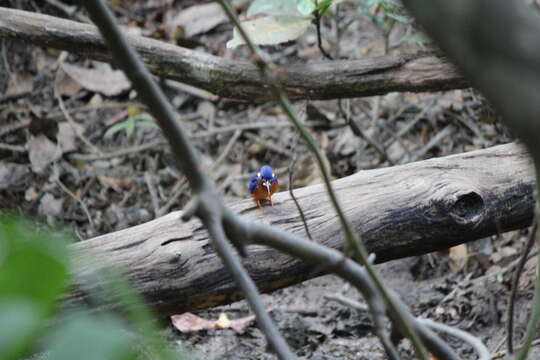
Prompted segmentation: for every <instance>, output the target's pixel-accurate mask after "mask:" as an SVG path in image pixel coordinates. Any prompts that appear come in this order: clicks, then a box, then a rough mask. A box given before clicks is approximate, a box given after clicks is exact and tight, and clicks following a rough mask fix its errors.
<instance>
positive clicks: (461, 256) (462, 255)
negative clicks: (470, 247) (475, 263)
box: [448, 244, 469, 272]
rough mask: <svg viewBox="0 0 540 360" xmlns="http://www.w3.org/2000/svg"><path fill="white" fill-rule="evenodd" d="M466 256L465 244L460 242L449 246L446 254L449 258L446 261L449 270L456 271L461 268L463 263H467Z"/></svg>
mask: <svg viewBox="0 0 540 360" xmlns="http://www.w3.org/2000/svg"><path fill="white" fill-rule="evenodd" d="M468 256H469V254H468V251H467V244H461V245H458V246H454V247H452V248H450V253H449V254H448V257H449V258H450V259H449V261H448V265H449V266H450V270H452V271H453V272H457V271H459V270H461V269H463V267H464V266H465V264H467V259H468Z"/></svg>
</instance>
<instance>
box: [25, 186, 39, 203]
mask: <svg viewBox="0 0 540 360" xmlns="http://www.w3.org/2000/svg"><path fill="white" fill-rule="evenodd" d="M38 196H39V193H38V192H37V191H36V188H34V187H33V186H30V187H29V188H28V189H26V191H25V192H24V200H26V201H34V200H36V199H37V197H38Z"/></svg>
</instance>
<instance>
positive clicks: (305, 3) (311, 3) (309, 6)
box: [295, 0, 317, 15]
mask: <svg viewBox="0 0 540 360" xmlns="http://www.w3.org/2000/svg"><path fill="white" fill-rule="evenodd" d="M295 2H296V6H297V7H298V11H300V13H301V14H303V15H309V14H311V13H312V12H314V11H315V9H316V8H317V5H316V4H315V0H295Z"/></svg>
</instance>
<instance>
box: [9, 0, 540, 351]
mask: <svg viewBox="0 0 540 360" xmlns="http://www.w3.org/2000/svg"><path fill="white" fill-rule="evenodd" d="M7 3H8V6H12V7H17V8H20V9H25V10H30V11H39V12H42V13H45V14H50V15H54V16H59V17H65V18H70V19H73V20H77V21H85V20H86V19H87V18H86V16H85V13H84V11H82V10H78V9H76V8H75V7H74V6H72V5H70V4H69V2H66V3H62V2H59V1H45V2H44V3H43V4H41V3H40V4H41V5H39V7H38V6H37V5H36V4H37V3H35V2H27V1H17V0H11V1H8V2H7ZM234 3H235V5H236V7H237V9H240V10H245V8H246V6H247V1H235V2H234ZM111 4H112V5H113V7H114V10H115V13H116V15H117V17H118V19H119V21H120V22H121V23H122V24H123V25H124V26H125V28H126V29H127V30H128V31H132V32H134V33H139V34H142V35H145V36H152V37H155V38H158V39H161V40H163V41H167V42H170V43H175V44H178V45H180V46H184V47H188V48H191V49H194V50H197V51H202V52H207V53H210V54H213V55H217V56H224V57H227V58H231V59H240V58H247V56H246V54H247V53H246V51H245V49H242V48H241V47H240V48H237V49H234V50H227V49H226V48H225V43H226V42H227V41H228V40H229V39H230V37H231V33H232V31H231V26H230V25H229V24H228V22H227V21H225V20H223V19H221V17H222V14H221V13H220V12H216V11H214V12H210V14H209V15H208V14H207V13H205V14H207V15H205V16H207V18H208V22H209V23H215V25H214V26H212V27H210V28H208V29H207V28H204V27H203V28H201V27H200V22H197V21H196V19H197V18H198V16H202V15H201V14H202V13H203V11H207V10H208V9H203V8H202V7H204V6H206V4H203V3H202V2H200V1H194V0H193V1H190V0H186V1H181V2H174V1H169V0H153V1H141V0H137V1H122V0H117V1H112V2H111ZM187 11H191V13H190V16H187V15H186V12H187ZM211 20H212V21H211ZM214 20H215V21H214ZM349 20H350V22H351V24H352V25H350V26H348V27H347V28H346V29H344V28H343V26H342V24H345V23H347V22H348V21H349ZM180 23H181V24H184V27H180V26H179V24H180ZM197 26H199V27H197ZM340 27H341V30H340V31H338V28H340ZM201 29H202V30H201ZM322 30H323V31H322V33H323V40H324V41H323V46H324V47H325V48H327V49H329V51H330V52H331V53H332V54H333V55H334V57H335V58H341V59H354V58H361V57H363V56H376V55H382V54H383V53H384V52H385V46H384V44H385V41H387V44H389V49H388V51H390V52H404V51H407V52H414V51H418V50H422V49H423V48H424V47H425V46H427V47H429V46H430V45H429V44H420V43H419V40H418V39H419V37H417V36H409V35H410V31H413V32H414V31H415V30H411V28H410V25H405V24H400V23H397V24H395V25H394V26H393V27H392V29H391V31H388V36H387V37H386V38H385V37H384V36H383V35H384V29H382V30H381V29H380V28H378V27H376V26H375V25H374V24H373V23H372V22H371V21H370V19H369V18H368V17H366V16H359V15H358V10H357V9H356V6H355V4H351V3H348V2H346V3H344V4H343V5H341V11H340V12H339V13H338V14H335V15H332V16H330V17H328V18H326V19H325V20H324V21H323V23H322ZM185 34H191V35H190V37H185ZM263 51H264V53H265V54H266V55H267V56H268V57H269V58H271V59H272V60H273V61H274V62H275V63H277V64H281V65H283V64H287V63H293V62H296V63H298V62H305V63H308V62H312V61H321V60H323V59H322V57H321V54H320V51H319V49H318V47H317V38H316V33H315V31H314V30H310V31H309V32H308V33H307V34H306V35H304V36H302V37H301V38H300V39H299V40H298V41H296V42H290V43H286V44H284V45H280V46H274V47H263ZM0 74H7V76H2V77H0V206H1V208H2V209H9V210H12V211H16V212H19V213H22V214H25V215H26V216H32V217H34V218H35V219H37V220H38V221H40V222H41V223H45V224H48V225H51V226H57V225H61V226H64V227H67V228H70V229H71V230H72V231H73V233H74V234H75V236H76V237H78V238H79V240H81V241H84V239H88V238H91V237H94V236H97V235H100V234H104V233H109V232H112V231H116V230H120V229H123V228H126V227H129V226H133V225H136V224H140V223H142V222H146V221H149V220H151V219H153V218H155V217H159V216H162V215H164V214H166V213H168V212H170V211H173V210H177V209H181V208H182V206H183V205H184V204H185V203H186V202H187V200H188V199H189V196H190V191H189V189H188V187H187V184H186V182H185V179H184V177H183V176H182V175H181V174H180V173H178V171H177V170H176V169H175V167H174V159H173V157H172V154H171V153H170V151H169V149H168V148H167V146H166V145H164V144H163V141H162V140H163V136H162V134H161V133H160V130H159V129H158V128H156V127H155V126H154V125H152V122H151V121H149V119H150V120H151V117H149V115H148V114H147V113H146V109H145V106H143V105H142V104H140V103H139V102H138V101H137V99H136V94H135V93H134V91H133V90H130V85H129V83H127V82H126V81H125V79H123V78H122V77H121V75H120V74H118V72H117V71H115V70H114V69H112V68H111V67H110V66H108V65H106V64H103V63H99V62H97V61H90V60H87V59H84V58H80V57H77V56H74V55H71V54H68V53H63V52H61V51H57V50H52V49H48V48H45V47H43V48H41V47H36V46H33V45H29V44H28V43H26V42H21V41H16V40H1V42H0ZM111 78H113V79H115V81H114V84H111V82H110V81H109V80H110V79H111ZM113 85H114V86H113ZM161 86H162V88H163V89H164V91H165V92H166V94H167V96H168V97H169V99H170V101H171V103H172V104H173V105H174V107H175V108H176V110H177V111H178V113H179V114H180V117H181V120H180V121H181V122H182V125H183V126H184V127H185V128H186V129H187V130H188V131H190V133H191V134H192V140H193V142H194V144H195V145H196V147H197V149H198V150H199V152H200V153H201V161H202V164H203V167H204V168H205V169H206V171H207V172H208V174H209V176H210V177H211V178H212V179H213V180H214V181H215V182H216V184H217V186H218V187H219V189H220V191H221V192H222V194H223V196H224V198H225V199H226V200H227V201H232V200H236V199H242V198H245V197H247V196H248V193H247V189H246V180H247V177H248V176H249V174H250V173H252V172H253V171H256V170H257V169H258V168H259V167H260V166H261V165H263V164H270V165H271V166H272V167H274V168H275V170H276V173H277V175H278V177H280V186H281V190H286V189H288V185H289V184H288V174H287V172H288V167H289V166H290V165H291V163H294V166H293V171H294V184H293V187H295V188H297V187H301V186H306V185H310V184H315V183H318V182H320V179H319V177H318V172H317V171H316V168H315V165H314V163H313V160H312V158H311V156H310V155H309V153H308V151H307V150H306V148H305V146H304V145H303V144H301V142H299V141H298V138H297V135H296V134H295V132H294V130H293V129H292V128H290V127H273V128H256V126H257V125H258V124H260V123H265V124H268V123H270V124H272V123H276V124H277V123H283V122H284V121H286V118H285V116H284V114H283V113H282V111H281V109H280V108H279V107H278V106H277V105H276V104H274V103H267V104H251V103H246V102H235V101H230V100H227V99H220V98H218V97H217V96H215V95H213V94H211V93H209V92H206V91H200V90H199V91H193V90H190V89H186V88H185V87H184V86H183V84H178V83H176V82H172V81H168V80H162V81H161ZM297 106H298V107H299V108H301V109H303V111H304V112H305V114H307V115H306V116H307V121H311V120H317V121H319V122H320V123H321V125H320V126H317V127H312V128H311V129H312V133H313V135H314V136H315V137H316V139H317V140H318V142H319V144H320V146H321V149H322V150H323V151H324V152H325V154H326V156H327V157H328V159H329V163H330V165H331V170H332V175H333V177H334V178H340V177H343V176H347V175H350V174H353V173H355V172H357V171H359V170H364V169H371V168H378V167H386V166H391V165H392V164H403V163H407V162H412V161H418V160H422V159H427V158H432V157H439V156H444V155H448V154H455V153H461V152H464V151H470V150H474V149H479V148H486V147H489V146H493V145H496V144H501V143H507V142H509V141H511V140H512V138H511V136H509V135H508V134H507V132H506V130H505V129H504V127H503V126H502V125H501V124H500V121H499V119H498V116H497V115H496V114H495V113H494V112H493V110H492V109H491V107H490V106H489V104H487V103H486V101H485V100H484V99H483V98H482V97H481V96H480V95H479V94H478V93H477V92H475V91H474V90H471V89H464V90H454V91H447V92H438V93H399V94H398V93H391V94H388V95H385V96H377V97H370V98H358V99H350V100H342V101H339V102H338V101H310V102H308V103H306V102H303V103H298V104H297ZM351 122H352V123H354V124H356V125H357V127H360V129H361V130H362V134H361V135H360V134H358V132H355V131H354V126H349V125H350V123H351ZM246 123H251V124H254V128H253V129H248V130H242V129H240V128H239V125H241V124H246ZM366 139H367V140H369V141H366ZM373 141H375V142H377V143H379V144H381V145H382V146H383V148H384V152H385V153H384V154H381V153H380V152H377V151H376V149H374V148H373V147H372V146H371V145H370V143H372V142H373ZM529 232H530V231H529V230H528V229H523V230H520V231H515V232H510V233H506V234H500V235H497V236H492V237H489V238H485V239H482V240H478V241H476V242H474V243H471V244H467V245H461V246H458V247H456V248H452V249H450V250H449V251H448V253H447V254H441V253H434V254H428V255H424V256H420V257H415V258H408V259H402V260H395V261H392V262H389V263H386V264H382V265H378V268H379V270H380V271H381V273H382V275H383V278H384V279H385V281H386V283H387V284H388V285H389V286H390V287H391V288H392V289H394V290H396V291H397V292H398V293H399V294H400V295H401V296H402V297H403V299H404V300H405V302H406V303H407V304H408V305H409V306H410V307H411V308H412V309H413V312H414V313H415V314H416V315H418V316H424V317H429V318H432V319H435V320H439V321H442V322H444V323H447V324H450V325H453V326H457V327H459V328H461V329H464V330H467V331H470V332H471V333H472V334H474V335H476V336H479V337H480V338H481V339H482V340H483V341H484V342H485V343H486V344H487V345H488V347H489V349H490V350H491V352H492V353H493V354H499V355H501V356H500V358H504V349H505V337H506V330H505V326H506V322H507V305H508V297H509V293H510V291H509V289H510V286H511V281H512V277H513V273H514V271H513V270H514V268H515V265H516V261H517V260H516V259H517V258H518V257H519V255H520V253H521V251H522V249H523V248H524V244H525V242H526V241H527V239H528V237H529V236H530V234H529ZM535 267H536V258H531V259H530V260H529V261H528V262H527V263H526V266H525V270H524V272H523V274H522V276H521V279H520V282H519V287H518V291H517V304H516V312H515V330H514V338H515V339H516V342H517V343H520V342H521V340H522V337H523V334H524V331H525V327H526V321H527V317H528V314H529V312H530V307H531V299H532V289H533V281H534V277H535ZM336 294H341V295H342V296H345V297H349V298H352V299H358V298H359V295H358V294H357V293H356V292H355V290H354V289H351V288H349V287H347V286H346V285H345V284H344V283H343V282H342V281H341V280H339V279H337V278H336V277H334V276H323V277H320V278H317V279H313V280H310V281H307V282H305V283H303V284H300V285H297V286H293V287H290V288H287V289H283V290H280V291H276V292H274V293H272V294H269V295H264V299H265V302H266V304H267V306H268V308H269V309H271V313H272V316H273V318H274V319H275V321H276V322H277V324H278V327H279V329H280V330H281V331H282V333H283V334H284V335H285V337H286V338H287V340H288V341H289V343H290V344H291V346H292V348H293V349H294V351H295V352H296V353H297V354H298V355H299V356H300V357H302V358H306V359H384V358H385V356H384V353H383V350H382V348H381V345H380V344H379V341H378V340H377V338H376V337H375V336H374V334H373V331H372V330H373V327H372V323H371V320H370V317H369V314H367V313H365V312H361V311H356V310H353V309H351V308H349V307H347V306H345V305H343V304H341V303H339V302H336V301H335V300H332V299H331V298H332V296H334V295H336ZM222 312H223V313H225V314H227V316H228V317H229V318H231V319H235V318H241V317H243V316H247V315H249V309H248V307H247V305H246V304H245V302H243V301H241V302H238V303H235V304H232V305H228V306H222V307H218V308H214V309H209V310H205V311H200V312H197V315H198V316H200V317H202V318H205V319H210V320H215V319H217V318H218V316H219V315H220V313H222ZM163 335H164V336H165V337H166V338H167V340H168V341H169V343H170V344H171V346H172V347H176V346H178V348H179V350H180V349H188V350H189V351H191V352H192V353H193V356H194V357H195V358H201V359H203V358H204V359H266V358H268V359H271V358H273V356H272V355H270V354H269V353H268V352H267V351H266V350H267V349H266V348H265V340H264V337H263V335H262V333H261V332H260V331H259V330H258V329H257V328H256V327H254V326H251V327H249V328H247V329H246V331H245V332H244V333H242V334H237V333H235V332H234V331H233V330H209V331H201V332H192V333H181V332H179V331H178V330H176V329H175V328H174V327H173V326H172V324H170V323H166V324H164V326H163ZM449 341H450V343H451V344H453V345H454V346H456V348H457V349H458V350H459V352H460V354H461V355H462V356H463V358H465V359H469V358H470V359H474V358H475V356H474V354H473V353H472V350H471V348H469V347H468V346H465V345H463V344H462V343H460V342H459V341H457V340H455V339H449ZM401 348H402V350H403V352H404V354H411V347H410V344H408V343H407V342H403V343H402V346H401ZM534 352H535V354H536V355H534V354H533V355H531V356H536V358H540V353H538V352H537V349H535V350H534Z"/></svg>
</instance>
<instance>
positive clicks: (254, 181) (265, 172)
mask: <svg viewBox="0 0 540 360" xmlns="http://www.w3.org/2000/svg"><path fill="white" fill-rule="evenodd" d="M275 182H277V177H276V175H275V174H274V171H273V170H272V168H271V167H270V166H268V165H264V166H262V167H261V168H260V170H259V172H257V173H255V174H252V175H251V176H250V177H249V180H248V189H249V192H251V193H253V191H254V190H255V187H256V186H257V185H258V184H261V185H262V186H264V187H265V188H266V190H267V191H268V193H269V194H270V186H271V185H272V184H273V183H275Z"/></svg>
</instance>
